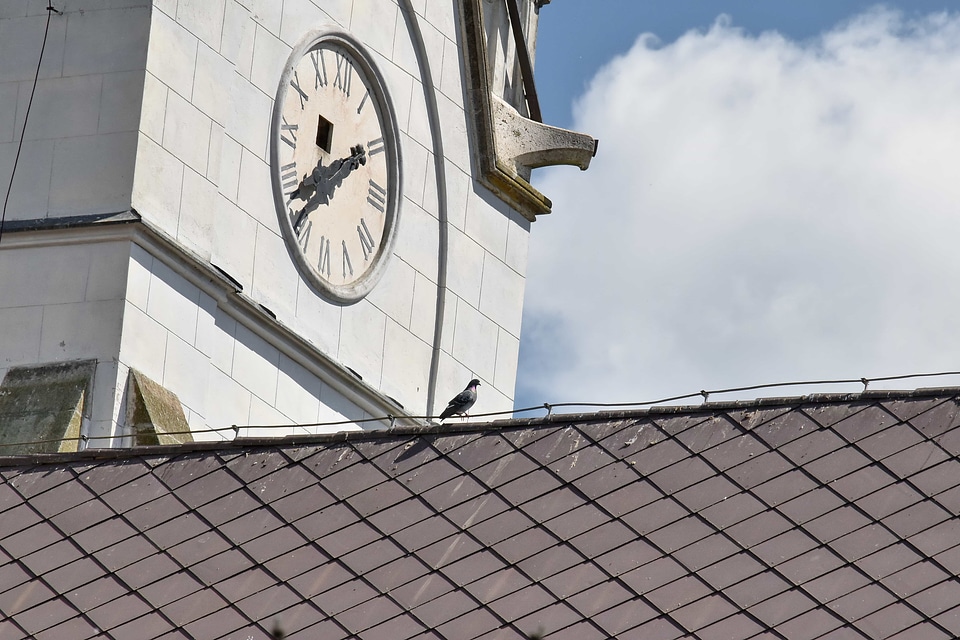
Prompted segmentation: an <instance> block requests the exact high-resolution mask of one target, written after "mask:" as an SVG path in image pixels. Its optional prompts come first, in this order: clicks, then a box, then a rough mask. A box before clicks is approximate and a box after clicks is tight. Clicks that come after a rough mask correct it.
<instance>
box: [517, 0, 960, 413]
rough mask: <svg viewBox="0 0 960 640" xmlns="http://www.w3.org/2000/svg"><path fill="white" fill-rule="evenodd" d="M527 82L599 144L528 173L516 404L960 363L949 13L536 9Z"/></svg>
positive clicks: (954, 39)
mask: <svg viewBox="0 0 960 640" xmlns="http://www.w3.org/2000/svg"><path fill="white" fill-rule="evenodd" d="M536 80H537V89H538V93H539V96H540V101H541V107H542V109H543V113H544V121H545V122H547V123H548V124H552V125H556V126H562V127H566V128H572V129H575V130H577V131H582V132H585V133H589V134H590V135H592V136H594V137H596V138H598V139H599V140H600V144H599V149H598V154H597V156H596V157H595V158H594V160H593V163H592V165H591V167H590V169H589V170H588V171H586V172H580V171H579V170H578V169H576V168H574V167H554V168H546V169H538V170H536V171H535V172H534V177H533V183H534V185H535V186H536V187H537V188H538V189H540V190H541V191H542V192H543V193H544V194H546V195H547V196H548V197H549V198H551V200H552V201H553V213H552V214H550V215H548V216H543V217H540V218H539V219H538V221H537V222H536V223H534V224H533V225H532V230H531V237H530V260H529V266H528V272H527V289H526V298H525V308H524V319H523V333H522V336H521V348H520V367H519V371H518V377H517V397H516V403H515V404H516V407H518V408H520V407H529V406H539V405H542V404H543V403H545V402H549V403H551V404H555V403H562V402H595V403H634V402H648V401H653V400H656V399H660V398H667V397H672V396H677V395H682V394H688V393H696V392H699V391H700V390H701V389H706V390H717V389H724V388H731V387H740V386H748V385H759V384H773V383H780V382H788V381H799V380H836V379H860V378H862V377H867V378H876V377H882V376H896V375H906V374H914V373H933V372H941V371H958V370H960V323H958V322H957V318H958V317H960V286H958V285H957V283H958V282H960V258H958V251H957V247H958V240H960V179H958V177H960V117H958V114H960V0H950V1H946V0H940V1H939V2H937V1H933V0H930V1H928V0H909V2H907V1H901V2H890V3H886V4H884V5H876V4H874V3H870V2H861V1H855V0H829V1H828V0H803V1H802V2H800V1H794V2H787V1H775V0H752V1H748V0H739V1H737V0H709V1H707V0H703V1H701V0H649V1H642V2H641V1H639V0H553V1H552V2H551V3H550V4H548V5H546V6H544V7H543V8H542V9H541V13H540V29H539V35H538V45H537V52H536ZM955 384H960V376H951V377H943V378H940V377H936V378H918V379H910V380H899V381H894V382H872V383H871V384H870V388H871V389H877V388H917V387H927V386H942V385H955ZM862 388H863V385H861V384H859V383H858V384H855V385H830V386H824V387H821V386H816V387H786V388H776V389H764V390H756V391H749V392H745V393H741V394H734V395H730V394H728V395H713V396H711V398H710V399H711V400H725V399H734V398H754V397H762V396H771V395H773V396H791V395H799V394H802V393H809V392H837V391H843V392H854V391H859V390H861V389H862ZM690 402H693V403H696V401H689V400H688V401H687V403H690ZM564 410H567V411H574V410H586V409H576V408H568V409H564Z"/></svg>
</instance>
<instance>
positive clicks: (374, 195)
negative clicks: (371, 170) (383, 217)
mask: <svg viewBox="0 0 960 640" xmlns="http://www.w3.org/2000/svg"><path fill="white" fill-rule="evenodd" d="M369 182H370V186H369V187H368V188H367V203H368V204H369V205H370V206H371V207H373V208H374V209H376V210H377V211H379V212H380V213H383V211H384V209H385V208H386V205H387V190H386V189H384V188H383V187H381V186H380V185H378V184H377V183H376V182H374V181H373V180H370V181H369Z"/></svg>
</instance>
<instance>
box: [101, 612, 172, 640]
mask: <svg viewBox="0 0 960 640" xmlns="http://www.w3.org/2000/svg"><path fill="white" fill-rule="evenodd" d="M173 630H174V627H173V625H172V624H171V623H170V622H169V621H168V620H166V619H165V618H164V617H163V616H161V615H160V614H159V613H156V612H153V611H151V612H150V613H148V614H147V615H143V616H140V617H138V618H134V619H133V620H131V621H129V622H126V623H124V624H122V625H120V626H118V627H116V628H114V629H111V630H110V637H111V638H114V639H115V640H139V639H140V638H159V637H161V636H163V635H164V634H165V633H167V632H170V631H173Z"/></svg>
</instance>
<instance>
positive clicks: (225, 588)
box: [215, 567, 283, 602]
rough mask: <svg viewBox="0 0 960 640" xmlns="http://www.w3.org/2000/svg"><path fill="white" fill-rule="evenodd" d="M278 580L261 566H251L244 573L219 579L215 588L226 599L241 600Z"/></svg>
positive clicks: (230, 600)
mask: <svg viewBox="0 0 960 640" xmlns="http://www.w3.org/2000/svg"><path fill="white" fill-rule="evenodd" d="M281 579H283V578H281ZM276 582H277V581H276V578H274V577H273V576H272V575H270V574H268V573H267V572H266V571H264V570H263V569H261V568H260V567H251V568H249V569H247V570H245V571H243V572H242V573H238V574H235V575H233V576H231V577H229V578H224V579H222V580H218V581H217V582H216V583H215V584H216V587H215V588H216V590H217V593H219V594H220V595H221V596H223V598H224V600H226V601H228V602H239V601H240V600H243V599H244V598H246V597H247V596H249V595H253V594H254V593H257V592H259V591H263V590H264V589H266V588H268V587H271V586H273V585H275V584H276Z"/></svg>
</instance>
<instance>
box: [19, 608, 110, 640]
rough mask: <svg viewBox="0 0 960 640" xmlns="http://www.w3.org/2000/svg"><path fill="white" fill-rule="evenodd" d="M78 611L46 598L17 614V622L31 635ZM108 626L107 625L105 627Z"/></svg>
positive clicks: (67, 618)
mask: <svg viewBox="0 0 960 640" xmlns="http://www.w3.org/2000/svg"><path fill="white" fill-rule="evenodd" d="M77 613H78V611H77V610H76V609H74V608H73V607H71V606H70V605H68V604H67V603H65V602H62V601H61V600H48V601H46V602H44V603H43V604H40V605H38V606H36V607H33V608H32V609H28V610H27V611H25V612H23V613H21V614H20V615H19V616H17V624H19V625H20V626H21V627H23V629H24V630H26V631H27V633H29V634H30V635H31V636H34V635H36V634H37V633H39V632H41V631H43V630H45V629H49V628H50V627H54V626H56V625H58V624H60V623H61V622H63V621H64V620H69V619H70V618H73V617H74V616H76V615H77ZM107 628H109V627H107Z"/></svg>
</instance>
